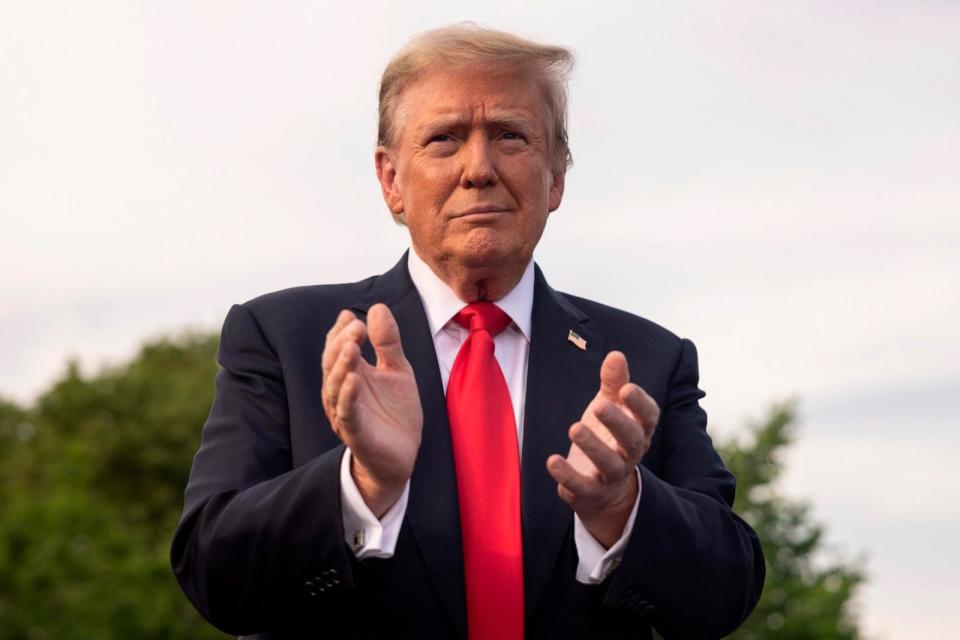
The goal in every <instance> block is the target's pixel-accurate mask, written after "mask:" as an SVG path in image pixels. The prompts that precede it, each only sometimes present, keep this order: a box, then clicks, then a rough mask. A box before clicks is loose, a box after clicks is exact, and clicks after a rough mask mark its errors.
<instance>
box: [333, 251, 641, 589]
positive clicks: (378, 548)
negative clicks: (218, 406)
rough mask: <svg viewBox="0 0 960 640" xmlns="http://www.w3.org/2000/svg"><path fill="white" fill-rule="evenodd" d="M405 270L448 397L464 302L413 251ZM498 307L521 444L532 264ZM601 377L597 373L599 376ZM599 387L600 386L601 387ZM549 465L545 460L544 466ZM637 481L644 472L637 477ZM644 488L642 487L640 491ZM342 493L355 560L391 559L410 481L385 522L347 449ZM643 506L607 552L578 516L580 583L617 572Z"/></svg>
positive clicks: (501, 355) (501, 356) (497, 343)
mask: <svg viewBox="0 0 960 640" xmlns="http://www.w3.org/2000/svg"><path fill="white" fill-rule="evenodd" d="M407 266H408V268H409V270H410V278H411V280H413V284H414V286H416V288H417V291H418V292H419V294H420V299H421V300H422V301H423V308H424V311H425V312H426V315H427V323H428V324H429V325H430V334H431V335H432V336H433V346H434V349H435V351H436V353H437V362H438V364H439V365H440V376H441V378H442V379H443V389H444V392H446V389H447V381H448V380H449V379H450V370H451V369H452V368H453V362H454V360H455V359H456V357H457V353H458V352H459V351H460V346H461V345H462V344H463V342H464V341H465V340H466V339H467V335H468V334H469V331H468V330H467V329H465V328H464V327H461V326H460V325H459V324H458V323H457V322H455V321H454V320H453V317H454V316H455V315H456V314H457V312H459V311H460V310H461V309H462V308H463V307H464V306H465V305H466V303H465V302H463V301H462V300H460V298H458V297H457V295H456V294H455V293H454V292H453V290H452V289H451V288H450V287H449V286H448V285H447V284H446V283H445V282H444V281H443V280H441V279H440V278H439V277H438V276H437V275H436V274H435V273H434V272H433V271H432V270H431V269H430V267H429V266H428V265H427V264H426V263H425V262H424V261H423V260H422V259H421V258H420V256H418V255H417V254H416V252H415V251H413V250H412V249H411V250H410V252H409V258H408V261H407ZM495 304H496V305H497V306H498V307H499V308H500V309H501V310H502V311H503V312H504V313H506V314H507V315H508V316H510V319H511V320H512V322H511V323H510V325H508V326H507V328H506V329H504V330H503V331H502V332H500V333H499V334H498V335H497V336H495V337H494V355H495V357H496V359H497V362H498V363H499V364H500V368H501V370H502V371H503V377H504V378H505V379H506V381H507V388H508V390H509V391H510V400H511V403H512V404H513V414H514V417H515V419H516V424H517V439H518V442H519V443H520V444H521V445H522V443H523V410H524V400H525V398H526V389H527V360H528V355H529V353H530V329H531V323H532V315H533V262H532V261H531V262H530V264H528V265H527V268H526V270H525V271H524V272H523V277H521V278H520V282H519V283H517V286H515V287H514V288H513V289H512V290H511V291H510V292H509V293H508V294H507V295H506V296H504V297H503V298H501V299H500V300H497V301H496V302H495ZM597 375H598V376H599V372H597ZM598 384H599V383H598ZM544 464H546V461H544ZM637 478H638V480H639V478H640V473H639V471H638V472H637ZM641 488H642V487H641ZM340 491H341V504H342V509H343V533H344V539H345V540H346V542H347V544H348V545H349V546H350V547H351V548H352V549H353V551H354V553H355V554H356V556H357V558H360V559H364V558H389V557H391V556H393V552H394V549H395V548H396V544H397V537H398V536H399V535H400V526H401V524H402V522H403V515H404V513H405V512H406V509H407V499H408V497H409V495H410V482H409V481H407V486H406V487H404V490H403V493H402V494H401V496H400V498H399V499H398V500H397V502H396V504H394V505H393V506H392V507H391V508H390V509H389V510H388V511H387V512H386V513H385V514H384V515H383V518H382V519H379V520H378V519H377V517H376V516H375V515H374V514H373V512H372V511H370V508H369V507H368V506H367V504H366V503H365V502H364V501H363V497H362V496H361V495H360V491H359V490H358V489H357V486H356V484H355V483H354V481H353V476H352V475H351V474H350V450H349V449H347V452H346V454H345V455H344V456H343V461H342V462H341V466H340ZM639 504H640V495H639V492H638V494H637V501H636V503H634V505H633V511H632V512H631V514H630V517H629V518H628V520H627V524H626V526H625V527H624V530H623V534H622V535H621V536H620V539H619V540H617V541H616V542H615V543H614V544H613V546H611V547H610V548H609V549H604V548H603V546H602V545H601V544H600V543H599V542H597V540H596V539H595V538H594V537H593V536H592V535H590V532H589V531H587V528H586V527H585V526H584V525H583V522H581V521H580V517H579V516H577V515H576V514H574V541H575V543H576V547H577V554H578V557H579V563H578V565H577V575H576V578H577V580H578V581H579V582H582V583H584V584H597V583H600V582H603V580H604V579H606V577H607V576H608V575H609V574H610V572H611V571H613V570H614V569H615V568H616V567H617V565H618V564H619V562H620V558H621V557H622V556H623V551H624V549H625V548H626V545H627V540H628V539H629V538H630V532H631V531H632V530H633V524H634V520H635V519H636V515H637V507H638V506H639Z"/></svg>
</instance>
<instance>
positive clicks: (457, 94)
mask: <svg viewBox="0 0 960 640" xmlns="http://www.w3.org/2000/svg"><path fill="white" fill-rule="evenodd" d="M397 107H398V108H397V124H398V125H399V128H400V130H401V131H405V130H406V129H408V128H413V129H415V128H417V127H423V126H428V125H429V124H430V123H431V122H433V121H436V120H455V121H460V120H467V121H470V122H476V121H478V120H482V121H489V120H502V119H507V120H518V119H519V120H524V121H526V122H528V123H529V124H530V125H531V126H535V127H541V126H543V124H544V123H545V122H546V121H547V119H548V118H547V110H548V108H547V101H546V97H545V92H544V90H543V87H542V86H541V85H540V83H539V82H537V80H535V79H534V78H533V77H532V76H531V75H530V74H527V73H523V72H521V71H518V70H508V69H502V68H490V67H483V66H480V67H469V68H466V69H448V68H438V69H429V70H427V71H425V72H424V73H423V74H422V75H420V76H419V77H417V78H415V79H414V80H413V81H411V82H410V84H408V85H407V86H406V87H404V89H403V91H402V92H401V94H400V99H399V101H398V105H397Z"/></svg>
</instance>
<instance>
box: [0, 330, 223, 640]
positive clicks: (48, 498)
mask: <svg viewBox="0 0 960 640" xmlns="http://www.w3.org/2000/svg"><path fill="white" fill-rule="evenodd" d="M216 345H217V342H216V338H215V337H213V336H207V335H185V336H181V337H179V338H176V339H170V340H159V341H156V342H154V343H152V344H149V345H147V346H145V347H144V348H143V349H142V350H141V352H140V353H139V355H138V356H137V357H136V358H134V359H133V360H132V361H131V362H130V363H128V364H126V365H125V366H121V367H116V368H111V369H106V370H103V371H101V372H99V373H97V374H96V375H93V376H84V375H82V374H81V372H80V371H79V369H78V367H77V366H76V365H75V364H70V365H69V366H68V368H67V371H66V373H65V374H64V375H63V376H62V378H61V379H60V380H59V381H58V382H57V383H56V384H54V385H53V387H52V388H51V389H50V390H49V391H47V392H46V393H45V394H43V395H42V396H41V397H40V398H39V399H38V401H37V402H36V404H35V406H34V407H32V408H30V409H26V410H25V409H21V408H18V407H16V406H15V405H13V404H12V403H0V461H2V464H0V498H2V502H0V639H4V640H6V639H14V638H16V639H21V638H29V639H30V640H41V639H44V638H51V639H52V638H56V639H60V638H63V639H67V640H70V639H73V638H77V639H81V638H84V639H86V638H102V639H104V640H112V639H114V638H116V639H118V640H119V639H124V640H128V639H130V638H170V639H173V638H177V639H180V638H223V637H225V636H223V634H220V633H219V632H217V631H216V630H214V629H212V628H211V627H210V626H209V625H207V624H206V623H205V622H204V621H203V620H202V619H201V618H200V616H199V615H198V614H197V613H196V612H195V611H194V610H193V608H192V607H191V606H190V604H189V603H188V602H187V601H186V599H185V598H184V597H183V595H182V594H181V593H180V590H179V588H178V587H177V585H176V582H175V581H174V579H173V576H172V574H171V572H170V568H169V560H168V558H169V545H170V538H171V535H172V532H173V529H174V527H175V526H176V522H177V519H178V517H179V512H180V508H181V505H182V495H183V487H184V486H185V484H186V480H187V474H188V472H189V468H190V460H191V457H192V455H193V452H194V451H195V450H196V448H197V445H198V443H199V426H200V425H201V424H202V423H203V420H204V418H205V417H206V414H207V412H208V411H209V407H210V403H211V400H212V397H213V377H214V374H215V372H216V363H215V359H214V356H215V351H216Z"/></svg>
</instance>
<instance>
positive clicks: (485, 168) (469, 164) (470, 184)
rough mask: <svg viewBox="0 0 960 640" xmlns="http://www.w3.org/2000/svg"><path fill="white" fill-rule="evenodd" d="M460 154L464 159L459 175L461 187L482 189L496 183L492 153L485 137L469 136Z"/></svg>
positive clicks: (495, 170)
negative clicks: (461, 171)
mask: <svg viewBox="0 0 960 640" xmlns="http://www.w3.org/2000/svg"><path fill="white" fill-rule="evenodd" d="M478 133H479V132H478ZM461 152H462V153H463V157H464V159H463V173H462V174H461V175H460V186H461V187H463V188H464V189H483V188H484V187H492V186H493V185H495V184H496V183H497V169H496V165H495V158H494V155H493V153H494V152H493V149H492V148H491V145H490V141H489V140H488V139H487V136H486V135H482V134H480V135H478V134H474V135H472V136H470V138H469V139H468V140H467V143H466V144H465V145H464V146H463V148H462V150H461Z"/></svg>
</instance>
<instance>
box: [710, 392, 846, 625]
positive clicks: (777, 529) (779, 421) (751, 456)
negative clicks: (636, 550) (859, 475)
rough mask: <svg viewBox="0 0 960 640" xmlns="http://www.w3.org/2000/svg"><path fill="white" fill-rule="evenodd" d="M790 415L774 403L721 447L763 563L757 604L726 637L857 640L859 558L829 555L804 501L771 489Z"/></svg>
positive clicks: (790, 431) (789, 432)
mask: <svg viewBox="0 0 960 640" xmlns="http://www.w3.org/2000/svg"><path fill="white" fill-rule="evenodd" d="M795 419H796V411H795V407H794V405H793V404H790V403H788V404H782V405H779V406H776V407H774V408H773V409H772V410H771V411H770V413H769V415H768V416H767V418H766V419H765V420H764V421H763V422H761V423H759V424H753V425H750V426H748V429H747V437H746V438H739V439H732V440H729V441H727V442H726V443H724V444H721V445H720V446H719V449H720V454H721V456H722V457H723V459H724V462H726V464H727V466H728V467H729V468H730V470H731V471H733V473H734V475H736V477H737V499H736V502H735V503H734V510H735V511H736V512H737V513H739V514H740V515H741V516H742V517H743V518H744V519H745V520H746V521H747V522H748V523H750V525H751V526H752V527H753V528H754V530H755V531H756V532H757V535H758V536H759V537H760V542H761V544H762V545H763V553H764V557H765V558H766V561H767V579H766V584H765V586H764V590H763V595H762V596H761V598H760V603H759V604H758V605H757V608H756V609H755V610H754V611H753V613H752V614H751V616H750V618H748V619H747V622H746V623H745V624H744V625H743V626H742V627H741V628H740V629H739V630H738V631H737V632H736V633H735V634H733V635H732V636H730V637H731V638H736V639H738V640H754V639H757V638H790V639H791V640H807V639H810V640H823V639H825V638H830V639H831V640H855V639H857V638H859V637H860V632H859V629H858V625H857V618H856V615H855V613H856V612H855V610H854V607H853V596H854V595H855V593H856V591H857V588H858V587H859V586H860V585H861V584H862V583H863V581H864V572H863V569H862V566H861V563H860V562H852V563H851V562H848V561H843V560H836V559H835V560H834V561H833V562H830V561H828V558H827V557H826V556H827V555H829V554H828V553H827V549H825V547H824V528H823V526H822V525H821V524H819V523H817V522H816V521H815V520H813V518H812V517H811V515H810V506H809V505H808V504H806V503H803V502H797V501H795V500H791V499H789V498H786V497H784V496H783V495H781V494H780V493H778V492H777V490H776V481H777V480H778V478H779V477H780V474H781V472H782V469H783V467H782V465H781V462H780V457H781V455H782V453H783V451H784V450H785V449H786V448H787V447H788V446H789V445H790V444H791V443H792V442H793V439H794V437H795V436H794V429H795Z"/></svg>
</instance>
